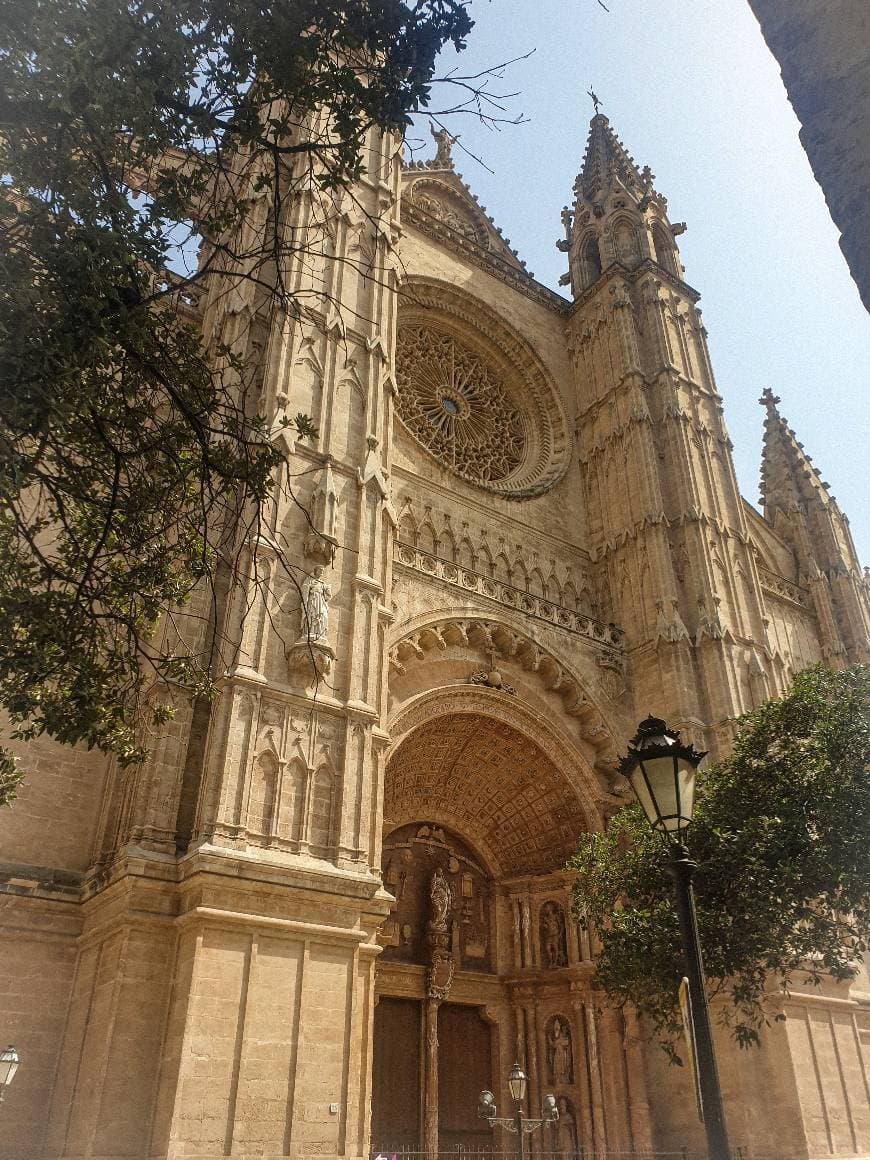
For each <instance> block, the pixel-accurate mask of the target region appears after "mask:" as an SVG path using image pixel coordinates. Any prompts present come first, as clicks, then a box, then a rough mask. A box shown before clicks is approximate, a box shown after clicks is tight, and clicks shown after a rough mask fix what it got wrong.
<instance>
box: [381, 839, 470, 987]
mask: <svg viewBox="0 0 870 1160" xmlns="http://www.w3.org/2000/svg"><path fill="white" fill-rule="evenodd" d="M383 867H384V885H385V886H386V888H387V890H388V891H389V892H390V894H392V895H393V897H394V898H395V900H396V902H395V906H394V907H393V910H392V912H391V913H390V916H389V918H388V919H387V921H386V923H385V924H384V926H383V929H382V931H381V937H380V942H381V945H382V946H383V947H384V954H383V957H384V960H385V961H387V962H388V961H397V962H407V963H420V964H423V965H428V962H429V958H430V955H431V948H430V946H429V944H428V943H427V941H426V928H427V924H428V922H429V921H430V919H431V916H432V905H433V903H432V883H433V878H434V877H435V875H436V874H440V875H441V877H442V879H443V881H444V882H445V883H446V886H447V899H448V902H447V906H446V908H445V909H446V915H445V919H446V924H447V931H448V936H449V940H450V941H449V947H448V949H449V950H450V952H451V954H452V955H453V960H454V963H455V965H456V967H457V969H461V970H467V971H488V970H489V969H490V967H491V956H490V939H491V922H490V898H491V888H492V885H491V880H490V876H489V875H488V874H487V872H486V870H485V869H484V867H483V866H482V865H481V864H480V862H479V861H478V859H476V858H475V857H474V855H473V854H472V852H471V851H470V850H469V848H468V847H467V846H466V845H465V843H464V842H463V841H462V840H461V839H460V838H458V837H457V836H456V835H455V834H452V833H451V832H450V831H449V830H445V829H444V828H443V827H441V826H438V825H435V824H433V823H431V822H423V823H421V824H417V823H416V822H415V823H412V824H411V825H409V826H400V827H399V829H397V830H394V831H393V832H392V833H391V834H389V835H388V836H387V837H386V838H385V839H384V853H383Z"/></svg>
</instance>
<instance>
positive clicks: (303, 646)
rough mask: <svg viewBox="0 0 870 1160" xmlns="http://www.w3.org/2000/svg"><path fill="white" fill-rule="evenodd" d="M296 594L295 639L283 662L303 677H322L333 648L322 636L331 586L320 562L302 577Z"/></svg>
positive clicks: (332, 658) (326, 625)
mask: <svg viewBox="0 0 870 1160" xmlns="http://www.w3.org/2000/svg"><path fill="white" fill-rule="evenodd" d="M300 595H301V597H302V609H301V611H302V622H301V624H300V627H299V639H298V640H297V641H296V643H295V644H293V645H291V646H290V648H288V650H287V665H288V668H289V669H290V673H291V675H292V674H293V673H296V672H302V673H304V674H305V675H306V678H307V679H310V678H311V677H323V676H326V675H327V674H328V673H329V671H330V669H331V668H332V662H333V660H334V659H335V652H334V650H333V648H332V645H331V644H330V643H329V641H328V640H327V639H326V635H327V633H328V631H329V601H330V599H331V597H332V586H331V585H330V584H327V582H326V581H325V580H324V579H323V565H322V564H318V565H317V567H316V568H315V569H314V570H313V572H312V573H311V575H310V576H306V577H305V580H304V581H303V582H302V586H301V588H300Z"/></svg>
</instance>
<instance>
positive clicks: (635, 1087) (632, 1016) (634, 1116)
mask: <svg viewBox="0 0 870 1160" xmlns="http://www.w3.org/2000/svg"><path fill="white" fill-rule="evenodd" d="M622 1018H623V1025H624V1030H625V1034H624V1039H623V1044H624V1049H625V1070H626V1077H627V1080H628V1114H629V1118H630V1120H631V1138H632V1147H633V1148H634V1151H635V1152H650V1151H652V1122H651V1120H650V1110H649V1098H648V1093H647V1086H646V1071H645V1069H644V1065H643V1050H642V1048H641V1045H640V1028H639V1027H638V1022H637V1012H636V1011H635V1009H634V1008H633V1007H631V1006H625V1007H623V1009H622Z"/></svg>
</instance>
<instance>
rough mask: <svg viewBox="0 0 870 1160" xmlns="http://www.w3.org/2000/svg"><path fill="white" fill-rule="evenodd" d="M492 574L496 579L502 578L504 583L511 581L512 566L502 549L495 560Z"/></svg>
mask: <svg viewBox="0 0 870 1160" xmlns="http://www.w3.org/2000/svg"><path fill="white" fill-rule="evenodd" d="M492 576H493V579H494V580H501V582H502V583H503V584H510V582H511V566H510V564H509V563H508V558H507V556H506V555H505V553H504V551H501V552H499V553H498V555H497V556H496V558H495V560H493V565H492Z"/></svg>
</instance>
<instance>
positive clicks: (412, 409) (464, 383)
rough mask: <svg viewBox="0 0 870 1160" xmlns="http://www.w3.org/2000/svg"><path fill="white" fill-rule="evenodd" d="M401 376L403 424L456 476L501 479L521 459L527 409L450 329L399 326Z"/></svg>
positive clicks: (398, 367) (481, 480) (496, 481)
mask: <svg viewBox="0 0 870 1160" xmlns="http://www.w3.org/2000/svg"><path fill="white" fill-rule="evenodd" d="M396 381H397V384H398V387H399V398H398V410H399V415H400V416H401V418H402V420H403V422H404V423H405V426H406V427H407V428H408V429H409V430H410V431H411V433H412V434H413V435H414V436H416V438H417V439H418V440H419V441H420V442H421V443H422V444H423V446H424V447H426V448H427V449H428V450H429V451H431V452H432V453H433V454H434V455H435V456H437V458H438V459H440V460H441V462H442V463H444V464H445V465H446V466H448V467H450V468H451V469H452V470H453V471H455V472H456V473H457V474H458V475H461V476H464V477H465V478H466V479H469V480H471V481H472V482H474V483H480V484H483V485H487V484H489V485H491V486H492V485H495V486H498V484H499V483H501V482H502V481H504V480H506V479H508V477H510V476H511V475H513V474H514V473H515V472H516V471H517V469H518V468H519V467H520V466H521V464H522V463H523V460H524V458H525V453H526V441H527V426H528V424H527V422H526V420H525V417H524V415H523V413H522V412H521V411H520V409H519V408H518V407H517V406H516V405H515V403H514V401H513V400H512V399H511V397H510V395H509V394H508V392H507V390H506V389H505V387H504V384H503V383H502V381H501V377H500V376H499V374H498V373H497V372H496V371H495V370H494V369H493V368H492V367H491V366H489V365H488V364H487V363H486V362H485V361H484V360H483V359H482V358H481V356H480V355H478V354H476V353H475V352H474V351H473V350H471V349H470V348H469V347H467V346H465V345H464V344H463V343H461V342H460V341H459V340H458V339H456V338H454V337H453V335H451V334H446V333H440V332H438V331H434V330H432V329H430V328H429V327H426V326H408V327H403V328H402V329H400V331H399V336H398V343H397V349H396Z"/></svg>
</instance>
